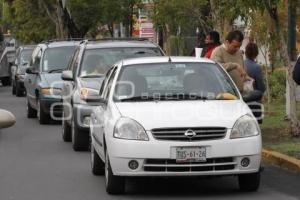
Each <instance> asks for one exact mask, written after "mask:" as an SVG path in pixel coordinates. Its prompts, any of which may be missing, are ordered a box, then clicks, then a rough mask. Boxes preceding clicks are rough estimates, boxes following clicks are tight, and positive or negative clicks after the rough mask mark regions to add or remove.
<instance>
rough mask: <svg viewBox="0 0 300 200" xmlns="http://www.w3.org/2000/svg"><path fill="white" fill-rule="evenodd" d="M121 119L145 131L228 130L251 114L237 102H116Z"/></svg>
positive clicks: (245, 106)
mask: <svg viewBox="0 0 300 200" xmlns="http://www.w3.org/2000/svg"><path fill="white" fill-rule="evenodd" d="M116 106H117V108H118V110H119V112H120V114H121V116H123V117H129V118H131V119H134V120H136V121H137V122H138V123H140V124H141V125H142V126H143V127H144V128H145V129H146V130H148V131H149V130H151V129H153V128H167V127H168V128H171V127H191V128H192V127H226V128H232V127H233V126H234V124H235V122H236V120H237V119H239V118H240V117H241V116H243V115H245V114H248V113H251V110H250V109H249V108H248V106H247V105H246V104H245V103H244V102H242V101H240V100H235V101H221V100H219V101H174V102H170V101H169V102H164V101H158V102H120V103H119V102H118V103H116Z"/></svg>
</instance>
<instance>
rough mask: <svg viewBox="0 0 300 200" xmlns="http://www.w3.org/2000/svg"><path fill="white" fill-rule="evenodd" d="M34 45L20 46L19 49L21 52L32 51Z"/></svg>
mask: <svg viewBox="0 0 300 200" xmlns="http://www.w3.org/2000/svg"><path fill="white" fill-rule="evenodd" d="M35 47H36V45H22V46H20V47H19V49H21V50H26V49H34V48H35Z"/></svg>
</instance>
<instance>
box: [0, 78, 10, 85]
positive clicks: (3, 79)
mask: <svg viewBox="0 0 300 200" xmlns="http://www.w3.org/2000/svg"><path fill="white" fill-rule="evenodd" d="M1 82H2V85H3V86H9V85H10V84H11V81H10V77H5V78H2V80H1Z"/></svg>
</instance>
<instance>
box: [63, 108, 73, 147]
mask: <svg viewBox="0 0 300 200" xmlns="http://www.w3.org/2000/svg"><path fill="white" fill-rule="evenodd" d="M62 116H63V117H62V123H61V124H62V138H63V141H65V142H71V141H72V129H71V126H70V125H69V124H68V122H67V121H66V120H65V112H64V111H63V114H62Z"/></svg>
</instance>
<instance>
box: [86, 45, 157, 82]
mask: <svg viewBox="0 0 300 200" xmlns="http://www.w3.org/2000/svg"><path fill="white" fill-rule="evenodd" d="M150 56H162V52H161V51H160V49H159V48H145V47H144V48H136V47H131V48H129V47H127V48H105V49H104V48H101V49H100V48H99V49H87V50H86V51H85V53H84V57H83V61H82V64H81V69H80V77H87V76H91V75H103V74H105V73H106V72H107V71H108V70H109V68H110V67H111V66H112V65H113V64H114V63H116V62H118V61H120V60H123V59H126V58H138V57H150Z"/></svg>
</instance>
